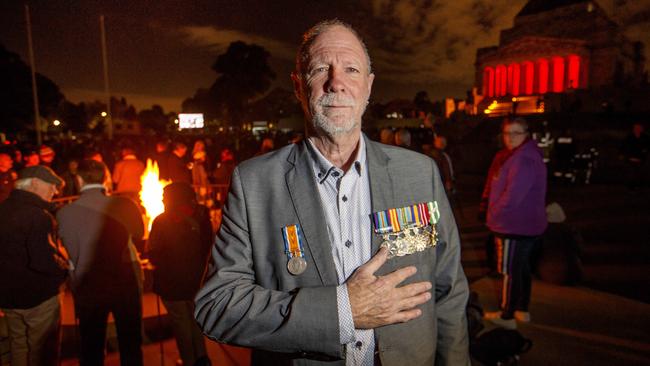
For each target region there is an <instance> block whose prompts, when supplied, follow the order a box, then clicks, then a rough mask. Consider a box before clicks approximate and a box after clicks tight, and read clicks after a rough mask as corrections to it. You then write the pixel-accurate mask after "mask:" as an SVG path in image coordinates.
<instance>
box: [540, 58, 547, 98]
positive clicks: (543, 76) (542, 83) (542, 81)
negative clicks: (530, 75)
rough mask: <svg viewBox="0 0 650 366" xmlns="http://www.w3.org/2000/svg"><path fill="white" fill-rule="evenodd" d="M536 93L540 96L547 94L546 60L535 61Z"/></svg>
mask: <svg viewBox="0 0 650 366" xmlns="http://www.w3.org/2000/svg"><path fill="white" fill-rule="evenodd" d="M537 70H538V72H537V78H538V79H537V91H538V92H539V93H540V94H545V93H547V92H548V60H547V59H545V58H540V59H539V60H537Z"/></svg>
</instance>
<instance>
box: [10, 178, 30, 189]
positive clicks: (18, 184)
mask: <svg viewBox="0 0 650 366" xmlns="http://www.w3.org/2000/svg"><path fill="white" fill-rule="evenodd" d="M33 180H34V178H21V179H18V180H16V181H15V182H14V188H16V189H20V190H22V191H27V190H29V189H30V187H31V186H32V181H33Z"/></svg>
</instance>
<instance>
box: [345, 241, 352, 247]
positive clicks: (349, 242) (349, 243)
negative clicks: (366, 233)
mask: <svg viewBox="0 0 650 366" xmlns="http://www.w3.org/2000/svg"><path fill="white" fill-rule="evenodd" d="M345 246H346V247H348V248H349V247H351V246H352V242H351V241H350V240H346V241H345Z"/></svg>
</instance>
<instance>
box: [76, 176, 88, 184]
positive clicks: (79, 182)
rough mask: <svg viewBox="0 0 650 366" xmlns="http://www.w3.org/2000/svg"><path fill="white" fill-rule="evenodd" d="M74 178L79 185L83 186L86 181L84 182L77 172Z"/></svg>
mask: <svg viewBox="0 0 650 366" xmlns="http://www.w3.org/2000/svg"><path fill="white" fill-rule="evenodd" d="M75 179H76V180H77V183H78V184H79V187H83V186H84V184H85V183H86V182H84V179H83V178H81V176H80V175H79V174H77V176H76V177H75Z"/></svg>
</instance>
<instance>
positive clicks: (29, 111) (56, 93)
mask: <svg viewBox="0 0 650 366" xmlns="http://www.w3.org/2000/svg"><path fill="white" fill-rule="evenodd" d="M0 80H2V83H0V124H2V127H0V128H1V129H2V130H4V131H9V132H17V131H21V130H25V129H30V130H33V129H34V107H33V105H34V102H33V99H32V81H31V71H30V68H29V66H28V65H27V64H26V63H25V62H24V61H23V60H21V59H20V57H19V56H18V55H17V54H15V53H13V52H11V51H9V50H7V49H6V48H5V47H4V46H3V45H1V44H0ZM36 85H37V89H38V107H39V113H40V115H41V116H43V117H48V116H50V115H52V114H53V113H55V112H56V111H57V110H58V108H59V106H60V104H61V103H62V102H63V100H64V97H63V94H61V91H60V90H59V87H58V86H57V85H56V84H55V83H54V82H53V81H52V80H50V79H48V78H47V77H45V76H43V75H41V74H39V73H36Z"/></svg>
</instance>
